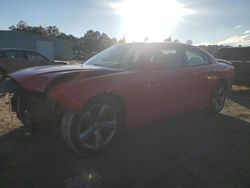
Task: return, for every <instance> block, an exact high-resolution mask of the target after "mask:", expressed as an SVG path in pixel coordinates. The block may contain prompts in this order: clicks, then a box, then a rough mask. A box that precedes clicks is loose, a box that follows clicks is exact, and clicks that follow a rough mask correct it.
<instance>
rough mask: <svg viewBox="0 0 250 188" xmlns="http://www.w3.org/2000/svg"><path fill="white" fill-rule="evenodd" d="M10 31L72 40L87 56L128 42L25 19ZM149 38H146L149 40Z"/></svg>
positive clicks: (215, 47)
mask: <svg viewBox="0 0 250 188" xmlns="http://www.w3.org/2000/svg"><path fill="white" fill-rule="evenodd" d="M9 30H10V31H21V32H28V33H32V34H37V35H42V36H45V37H51V38H55V39H64V40H69V41H71V42H72V47H73V51H74V52H75V53H76V54H78V53H79V54H83V55H84V56H85V57H86V58H88V57H90V56H92V55H93V53H98V52H100V51H102V50H104V49H106V48H108V47H110V46H112V45H114V44H117V43H126V39H125V37H124V38H122V39H120V40H117V39H116V38H114V37H113V38H111V37H109V36H108V35H107V34H106V33H101V32H99V31H94V30H88V31H87V32H86V33H85V34H84V35H83V36H82V37H75V36H73V35H71V34H69V35H67V34H65V33H63V32H61V31H60V29H59V28H58V27H56V26H48V27H43V26H41V25H39V26H30V25H28V24H27V23H26V22H25V21H22V20H21V21H19V22H18V23H17V24H16V25H11V26H10V27H9ZM147 40H148V38H145V41H147ZM164 42H174V43H179V42H180V40H178V39H172V38H171V37H168V38H166V39H165V40H164ZM186 44H189V45H192V44H193V41H192V40H191V39H188V40H187V41H186ZM200 47H202V48H203V49H205V50H207V51H208V52H210V53H211V54H212V55H213V54H214V53H215V52H216V51H217V50H218V48H220V47H221V46H218V45H209V46H200Z"/></svg>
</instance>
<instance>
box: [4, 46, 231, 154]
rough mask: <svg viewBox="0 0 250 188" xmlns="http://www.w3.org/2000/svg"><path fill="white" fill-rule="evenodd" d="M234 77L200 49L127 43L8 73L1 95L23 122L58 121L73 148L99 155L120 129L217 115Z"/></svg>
mask: <svg viewBox="0 0 250 188" xmlns="http://www.w3.org/2000/svg"><path fill="white" fill-rule="evenodd" d="M233 72H234V69H233V67H232V66H231V65H228V64H223V63H218V62H216V60H215V59H214V58H213V57H212V56H211V55H209V54H208V53H207V52H205V51H203V50H201V49H199V48H197V47H193V46H189V45H184V44H178V43H128V44H123V45H117V46H113V47H110V48H108V49H106V50H104V51H102V52H101V53H99V54H97V55H95V56H94V57H92V58H91V59H89V60H88V61H86V62H85V63H84V64H82V65H72V66H71V65H67V66H46V67H35V68H29V69H24V70H20V71H17V72H14V73H11V74H10V75H9V79H7V80H5V81H4V82H2V87H0V88H2V89H0V93H1V92H2V93H4V92H11V93H14V95H13V98H12V110H13V111H14V112H16V113H17V116H18V118H19V119H20V120H21V121H22V122H23V124H24V125H26V126H28V127H33V128H34V127H35V126H36V125H37V123H38V122H45V121H48V120H55V119H59V120H60V121H61V130H62V135H63V138H64V140H65V142H66V143H67V144H68V145H69V146H70V147H71V148H72V149H73V150H74V151H76V152H77V153H80V154H83V153H85V152H92V153H96V152H99V151H101V150H103V149H104V148H106V147H107V146H108V145H109V144H110V143H111V141H112V140H113V139H114V138H115V136H117V135H118V133H119V132H120V131H121V130H123V129H127V128H132V127H135V126H140V125H143V124H145V123H149V122H153V121H156V120H161V119H164V118H166V117H169V116H172V115H174V114H179V113H183V112H188V111H192V110H199V109H206V110H207V111H210V112H220V110H221V109H222V108H223V106H224V102H225V99H226V96H227V94H228V93H229V91H230V89H231V83H232V79H233Z"/></svg>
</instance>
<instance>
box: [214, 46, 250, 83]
mask: <svg viewBox="0 0 250 188" xmlns="http://www.w3.org/2000/svg"><path fill="white" fill-rule="evenodd" d="M215 58H219V59H223V60H227V61H230V62H231V63H232V64H233V66H234V67H235V79H234V82H235V83H236V84H247V85H250V47H234V48H232V47H227V48H220V49H219V50H218V51H217V52H216V54H215Z"/></svg>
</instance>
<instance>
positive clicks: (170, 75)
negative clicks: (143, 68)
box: [145, 44, 187, 118]
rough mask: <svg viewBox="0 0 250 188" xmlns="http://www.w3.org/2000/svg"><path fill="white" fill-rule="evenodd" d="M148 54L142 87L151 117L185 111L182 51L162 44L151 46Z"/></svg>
mask: <svg viewBox="0 0 250 188" xmlns="http://www.w3.org/2000/svg"><path fill="white" fill-rule="evenodd" d="M148 54H149V56H148V65H147V69H148V70H147V83H146V85H145V87H146V92H147V98H148V100H147V102H148V103H149V104H150V105H149V106H150V112H151V116H153V117H154V118H160V117H166V116H168V115H170V114H175V113H178V112H180V111H183V110H185V108H186V104H187V101H186V96H185V90H186V86H185V82H184V81H185V71H184V70H183V65H184V64H183V56H182V53H181V51H180V50H179V49H178V48H176V47H174V46H169V45H167V44H165V45H155V46H151V47H150V48H149V53H148Z"/></svg>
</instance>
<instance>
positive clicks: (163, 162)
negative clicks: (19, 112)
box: [0, 86, 250, 188]
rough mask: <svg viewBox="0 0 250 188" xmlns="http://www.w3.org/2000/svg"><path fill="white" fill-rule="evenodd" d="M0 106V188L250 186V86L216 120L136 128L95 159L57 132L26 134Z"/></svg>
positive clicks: (197, 118) (186, 119)
mask: <svg viewBox="0 0 250 188" xmlns="http://www.w3.org/2000/svg"><path fill="white" fill-rule="evenodd" d="M0 101H1V102H0V188H5V187H6V188H11V187H15V188H22V187H23V188H33V187H41V188H44V187H53V188H55V187H60V188H61V187H68V188H78V187H87V188H92V187H109V188H111V187H119V188H122V187H143V188H146V187H150V188H152V187H164V188H165V187H170V188H172V187H173V188H186V187H192V188H193V187H203V188H204V187H205V188H206V187H208V188H210V187H218V188H222V187H229V188H230V187H232V188H236V187H241V188H247V187H250V89H249V88H244V87H236V86H235V87H234V90H233V92H232V95H231V97H230V99H229V100H228V101H227V103H226V106H225V108H224V109H223V111H222V113H220V114H218V115H208V114H205V113H202V112H193V113H189V114H185V115H180V116H178V117H174V118H172V119H168V120H166V121H164V122H159V123H155V124H154V125H150V126H146V127H144V128H140V129H136V130H130V131H128V132H126V133H125V134H124V135H123V136H122V137H121V138H119V139H118V140H116V142H115V143H114V144H113V145H112V146H111V147H110V148H109V149H108V150H107V151H106V152H105V153H103V154H101V155H98V156H92V157H87V156H86V157H79V156H77V155H76V154H74V153H73V152H71V150H69V149H68V148H67V147H66V146H65V145H64V143H63V141H62V139H61V137H60V135H59V134H58V133H57V132H56V131H41V133H37V134H35V135H30V134H27V133H26V131H25V129H24V128H23V127H22V126H21V124H20V122H18V121H17V120H16V119H14V120H13V121H12V122H10V120H11V116H10V114H9V112H8V108H7V106H8V105H6V104H5V103H6V102H7V101H8V100H7V98H5V99H1V100H0ZM9 122H10V123H9Z"/></svg>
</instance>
